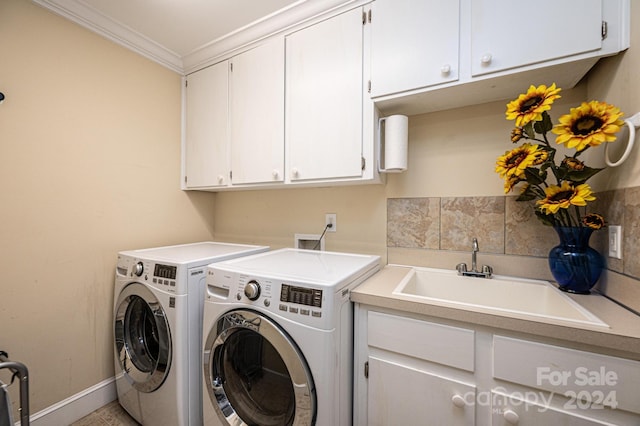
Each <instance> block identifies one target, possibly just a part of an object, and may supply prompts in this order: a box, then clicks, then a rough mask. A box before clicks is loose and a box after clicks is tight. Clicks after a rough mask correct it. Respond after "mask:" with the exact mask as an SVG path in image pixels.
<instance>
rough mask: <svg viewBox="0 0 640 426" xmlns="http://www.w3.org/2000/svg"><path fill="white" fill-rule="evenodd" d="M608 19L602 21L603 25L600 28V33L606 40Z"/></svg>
mask: <svg viewBox="0 0 640 426" xmlns="http://www.w3.org/2000/svg"><path fill="white" fill-rule="evenodd" d="M607 30H608V28H607V21H602V27H601V29H600V35H601V36H602V39H603V40H604V39H605V38H607Z"/></svg>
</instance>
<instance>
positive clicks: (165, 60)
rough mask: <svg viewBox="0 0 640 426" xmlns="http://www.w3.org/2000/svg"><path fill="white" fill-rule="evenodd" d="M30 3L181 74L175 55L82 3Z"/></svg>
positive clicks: (50, 0)
mask: <svg viewBox="0 0 640 426" xmlns="http://www.w3.org/2000/svg"><path fill="white" fill-rule="evenodd" d="M32 1H33V2H34V3H36V4H38V5H40V6H42V7H44V8H45V9H48V10H50V11H52V12H54V13H56V14H58V15H60V16H62V17H64V18H67V19H69V20H70V21H73V22H75V23H77V24H78V25H81V26H83V27H85V28H87V29H89V30H91V31H93V32H95V33H97V34H99V35H101V36H103V37H105V38H107V39H109V40H111V41H113V42H114V43H117V44H119V45H121V46H124V47H126V48H127V49H129V50H132V51H134V52H136V53H138V54H140V55H142V56H144V57H146V58H148V59H150V60H152V61H154V62H157V63H159V64H160V65H162V66H165V67H167V68H169V69H170V70H173V71H175V72H177V73H179V74H183V73H184V71H183V64H182V58H181V57H180V56H179V55H177V54H176V53H174V52H172V51H171V50H168V49H166V48H164V47H163V46H161V45H160V44H158V43H156V42H154V41H153V40H151V39H149V38H148V37H145V36H143V35H142V34H140V33H138V32H136V31H134V30H132V29H131V28H129V27H127V26H126V25H123V24H121V23H120V22H117V21H115V20H113V19H111V18H110V17H108V16H105V15H104V14H102V13H100V12H99V11H97V10H96V9H94V8H93V7H91V6H89V5H87V4H86V3H84V2H83V1H82V0H32Z"/></svg>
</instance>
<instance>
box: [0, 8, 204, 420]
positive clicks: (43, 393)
mask: <svg viewBox="0 0 640 426" xmlns="http://www.w3.org/2000/svg"><path fill="white" fill-rule="evenodd" d="M180 81H181V80H180V76H179V75H177V74H175V73H173V72H171V71H168V70H167V69H165V68H163V67H161V66H159V65H157V64H155V63H152V62H150V61H148V60H146V59H144V58H142V57H141V56H139V55H136V54H134V53H132V52H130V51H128V50H126V49H124V48H122V47H119V46H117V45H115V44H113V43H111V42H109V41H107V40H105V39H104V38H101V37H99V36H97V35H95V34H93V33H91V32H89V31H87V30H85V29H83V28H81V27H79V26H78V25H75V24H73V23H71V22H69V21H67V20H65V19H63V18H60V17H58V16H56V15H54V14H52V13H50V12H48V11H46V10H45V9H43V8H41V7H39V6H36V5H34V4H33V3H31V2H30V1H25V0H2V1H0V91H2V92H3V93H4V94H5V95H6V100H5V102H4V103H3V104H2V105H0V194H1V196H2V200H1V201H0V203H1V206H2V207H1V208H0V236H1V237H0V238H1V239H0V241H1V244H0V271H2V275H1V277H0V349H2V350H5V351H7V352H9V355H10V356H11V358H13V359H15V360H18V361H22V362H24V363H26V364H27V366H28V367H29V370H30V385H31V404H30V405H31V407H30V408H31V412H32V413H35V412H37V411H38V410H41V409H43V408H45V407H47V406H49V405H51V404H53V403H56V402H58V401H61V400H63V399H64V398H67V397H69V396H70V395H73V394H75V393H77V392H79V391H81V390H84V389H86V388H88V387H89V386H92V385H94V384H96V383H98V382H100V381H102V380H104V379H106V378H108V377H111V376H113V371H114V370H113V356H112V347H113V346H112V345H113V343H112V339H113V338H112V330H111V327H112V320H111V318H112V309H113V308H112V303H113V279H114V274H113V270H114V266H115V259H116V253H117V252H118V251H119V250H123V249H133V248H142V247H148V246H157V245H164V244H174V243H183V242H188V241H197V240H207V239H210V238H211V233H212V230H213V215H212V212H213V201H214V197H213V196H212V195H211V194H200V193H185V192H182V191H180V190H179V180H180V99H181V95H180V90H181V89H180V86H181V82H180ZM6 371H7V370H3V372H2V374H0V378H2V379H4V380H6V379H7V375H6V374H4V373H6ZM11 388H12V391H13V390H14V389H15V390H16V391H17V385H16V386H11ZM17 400H18V398H17V393H16V394H14V398H13V401H14V403H15V402H17Z"/></svg>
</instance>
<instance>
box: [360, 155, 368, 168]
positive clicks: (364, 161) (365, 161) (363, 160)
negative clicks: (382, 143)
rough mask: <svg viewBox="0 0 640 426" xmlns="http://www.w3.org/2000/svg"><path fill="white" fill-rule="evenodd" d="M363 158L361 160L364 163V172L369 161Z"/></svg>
mask: <svg viewBox="0 0 640 426" xmlns="http://www.w3.org/2000/svg"><path fill="white" fill-rule="evenodd" d="M361 158H362V160H361V161H362V170H363V171H364V169H365V167H366V166H367V160H365V159H364V157H361Z"/></svg>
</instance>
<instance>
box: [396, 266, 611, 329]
mask: <svg viewBox="0 0 640 426" xmlns="http://www.w3.org/2000/svg"><path fill="white" fill-rule="evenodd" d="M393 294H394V295H401V296H406V297H408V298H411V299H413V300H416V301H421V302H424V303H430V304H434V305H440V306H447V307H455V308H460V309H467V310H471V311H477V312H483V313H493V314H501V315H507V316H511V317H516V318H522V319H535V320H538V321H544V322H548V323H554V324H560V325H563V324H570V325H577V324H581V325H584V326H588V327H596V328H603V327H604V328H608V327H609V326H608V325H607V324H606V323H604V322H603V321H602V320H600V319H599V318H598V317H596V316H595V315H593V314H592V313H591V312H589V311H588V310H586V309H585V308H583V307H582V306H580V305H579V304H578V303H576V302H575V301H574V300H572V299H571V298H570V297H569V296H568V295H566V294H565V293H563V292H562V291H560V290H558V288H556V287H555V286H554V285H553V284H551V283H550V282H548V281H540V280H529V279H524V278H514V277H506V276H500V275H494V277H493V278H491V279H485V278H474V277H464V276H460V275H458V274H457V273H456V272H455V271H448V270H443V269H432V268H419V267H412V268H411V270H410V271H409V273H408V274H407V275H406V277H405V278H404V279H403V280H402V282H400V284H399V285H398V286H397V287H396V289H395V290H394V291H393ZM581 297H590V296H581Z"/></svg>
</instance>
